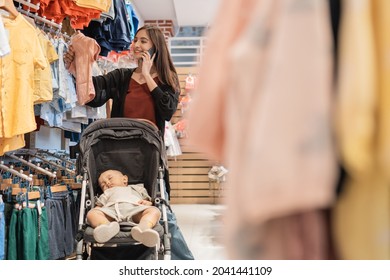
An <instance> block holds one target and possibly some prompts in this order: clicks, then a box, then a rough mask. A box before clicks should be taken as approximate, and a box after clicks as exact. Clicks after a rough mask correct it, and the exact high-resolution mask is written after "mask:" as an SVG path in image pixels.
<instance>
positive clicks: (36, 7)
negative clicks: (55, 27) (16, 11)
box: [14, 0, 41, 10]
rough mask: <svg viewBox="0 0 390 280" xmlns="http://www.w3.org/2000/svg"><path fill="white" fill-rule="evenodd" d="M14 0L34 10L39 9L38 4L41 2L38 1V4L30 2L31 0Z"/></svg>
mask: <svg viewBox="0 0 390 280" xmlns="http://www.w3.org/2000/svg"><path fill="white" fill-rule="evenodd" d="M14 1H15V2H18V3H20V4H22V5H25V6H27V7H29V8H31V9H34V10H39V6H40V4H41V3H38V4H36V5H35V4H33V3H31V1H24V0H14Z"/></svg>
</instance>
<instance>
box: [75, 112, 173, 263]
mask: <svg viewBox="0 0 390 280" xmlns="http://www.w3.org/2000/svg"><path fill="white" fill-rule="evenodd" d="M166 168H167V160H166V156H165V146H164V143H163V140H162V136H161V133H160V131H159V130H158V128H157V127H156V126H155V125H154V124H153V123H151V122H149V121H147V120H140V119H128V118H113V119H105V120H98V121H95V122H93V123H92V124H90V125H89V126H88V127H87V128H86V129H85V131H84V132H83V134H82V137H81V140H80V154H79V157H78V159H77V172H78V174H80V175H82V177H83V181H82V188H81V194H80V200H79V201H80V213H79V225H78V233H77V237H76V241H77V246H76V259H96V258H95V257H93V256H94V255H97V256H99V255H101V254H105V253H106V254H108V255H110V254H111V255H112V256H116V257H118V254H116V253H115V250H122V251H126V252H127V253H126V254H127V255H126V259H165V260H167V259H168V260H169V259H170V258H171V253H170V234H169V232H168V222H167V208H166V207H169V206H167V205H168V204H166V203H165V194H166V192H165V182H164V180H163V174H164V170H165V169H166ZM107 169H116V170H119V171H121V172H122V173H123V174H125V175H127V176H128V180H129V184H138V183H143V184H144V186H145V188H146V190H147V191H148V194H149V195H150V197H151V198H152V202H153V204H154V205H155V206H156V207H157V208H159V209H160V211H161V220H160V224H159V223H157V225H156V226H155V227H154V229H155V230H156V231H157V232H158V233H159V235H160V238H161V240H160V246H159V247H158V248H157V246H156V247H155V248H148V247H146V246H144V245H143V244H141V243H139V242H137V241H136V240H134V239H132V237H131V234H130V231H131V225H130V224H129V223H120V229H121V231H120V233H118V234H117V235H116V236H115V237H114V238H112V239H111V240H109V241H108V242H107V243H104V244H98V243H97V242H96V241H95V240H94V238H93V229H92V228H91V227H90V226H88V225H87V224H86V218H85V217H86V213H87V212H88V211H89V210H90V209H92V208H93V207H94V205H95V200H96V198H97V196H98V195H100V194H101V190H100V188H99V186H98V176H99V174H100V173H101V172H103V171H105V170H107ZM104 250H106V251H104ZM96 252H98V253H96ZM129 254H130V255H129ZM91 256H92V258H91ZM107 259H110V257H107Z"/></svg>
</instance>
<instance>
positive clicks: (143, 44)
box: [133, 29, 153, 59]
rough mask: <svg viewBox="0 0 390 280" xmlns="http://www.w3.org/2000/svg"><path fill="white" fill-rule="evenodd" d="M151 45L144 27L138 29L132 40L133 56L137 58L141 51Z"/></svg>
mask: <svg viewBox="0 0 390 280" xmlns="http://www.w3.org/2000/svg"><path fill="white" fill-rule="evenodd" d="M152 47H153V43H152V40H150V38H149V36H148V32H146V30H145V29H142V30H140V31H138V33H137V34H136V35H135V37H134V40H133V51H134V57H135V58H137V59H139V58H141V55H142V53H143V52H146V51H148V50H149V49H150V48H152Z"/></svg>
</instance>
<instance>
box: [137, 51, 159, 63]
mask: <svg viewBox="0 0 390 280" xmlns="http://www.w3.org/2000/svg"><path fill="white" fill-rule="evenodd" d="M147 52H148V53H149V55H150V58H152V56H153V54H154V53H155V52H156V49H155V48H154V47H151V48H150V49H148V50H147ZM142 62H143V59H142V58H140V59H138V65H141V64H142Z"/></svg>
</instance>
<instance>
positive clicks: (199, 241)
mask: <svg viewBox="0 0 390 280" xmlns="http://www.w3.org/2000/svg"><path fill="white" fill-rule="evenodd" d="M171 207H172V210H173V212H174V213H175V214H176V218H177V222H178V225H179V227H180V229H181V231H182V232H183V235H184V238H185V240H186V242H187V244H188V246H189V247H190V249H191V251H192V254H193V255H194V257H195V259H196V260H225V259H226V256H225V251H224V248H223V246H222V245H221V236H222V234H223V231H222V229H223V227H222V222H221V214H222V213H223V211H224V206H222V205H211V204H172V205H171Z"/></svg>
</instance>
